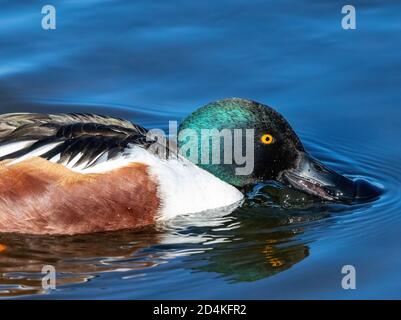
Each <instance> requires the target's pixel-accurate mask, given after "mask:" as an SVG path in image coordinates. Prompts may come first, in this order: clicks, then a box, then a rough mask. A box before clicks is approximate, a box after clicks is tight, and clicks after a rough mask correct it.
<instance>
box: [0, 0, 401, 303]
mask: <svg viewBox="0 0 401 320" xmlns="http://www.w3.org/2000/svg"><path fill="white" fill-rule="evenodd" d="M53 3H54V4H55V6H56V9H57V29H56V30H54V31H44V30H42V29H41V27H40V20H41V6H42V5H43V3H41V2H32V3H29V4H27V2H24V3H22V2H20V3H14V2H11V1H2V2H1V9H2V10H1V12H0V21H1V24H0V48H1V50H0V60H1V64H0V98H1V106H0V111H1V112H2V113H5V112H16V111H31V112H95V113H101V114H109V115H115V116H119V117H123V118H126V119H130V120H132V121H135V122H137V123H139V124H141V125H143V126H146V127H148V128H153V127H157V128H166V127H167V125H168V120H180V119H182V118H183V117H185V116H186V115H187V114H189V113H190V112H191V111H193V110H195V109H196V108H197V107H199V106H201V105H203V104H205V103H207V102H210V101H213V100H216V99H219V98H224V97H232V96H239V97H243V98H251V99H254V100H257V101H260V102H263V103H266V104H269V105H272V106H274V107H275V108H276V109H277V110H278V111H280V112H281V113H282V114H283V115H284V116H285V117H286V118H287V119H288V120H289V122H290V123H291V124H292V126H293V128H294V129H295V131H296V132H297V133H298V134H299V136H300V137H301V139H302V141H303V142H304V144H305V146H306V148H307V149H308V150H309V151H310V152H311V153H312V154H313V155H314V156H315V157H317V158H318V159H320V160H322V161H323V162H325V163H326V164H328V165H329V166H331V167H332V168H334V169H336V170H337V171H339V172H342V173H344V174H346V175H348V176H350V177H353V178H363V179H366V180H368V181H370V182H371V183H374V184H376V185H379V186H381V187H382V188H383V194H382V195H381V197H380V198H379V199H378V200H376V201H373V202H370V203H365V204H358V205H353V206H348V205H328V204H316V203H304V204H302V203H298V204H297V203H294V204H293V205H292V207H291V208H288V207H286V206H285V203H284V202H283V200H282V196H283V193H280V191H279V190H277V189H276V188H275V187H274V186H267V187H265V188H264V190H262V191H261V192H265V191H268V192H269V194H270V196H266V195H265V193H263V194H261V192H259V193H257V192H256V194H255V193H254V194H251V195H249V199H248V200H247V202H246V204H245V205H244V206H243V207H242V208H240V209H238V210H236V211H235V212H233V213H232V214H231V215H228V216H223V215H218V214H217V215H213V216H205V217H199V216H198V217H181V218H178V219H175V220H173V221H170V222H169V223H167V224H166V225H163V226H156V227H153V228H148V229H144V230H140V231H124V232H113V233H106V234H93V235H82V236H74V237H37V236H35V237H34V236H25V235H24V236H23V235H0V243H1V244H3V245H6V246H7V248H6V250H5V251H2V252H1V253H0V295H1V296H2V297H19V298H21V297H23V298H25V297H30V298H50V299H51V298H112V299H119V298H122V299H145V298H168V299H187V298H227V299H230V298H250V299H251V298H256V299H264V298H273V299H276V298H324V299H325V298H338V299H348V298H401V282H400V279H401V271H400V270H401V256H400V254H399V248H400V245H401V235H400V232H399V230H400V228H401V218H400V215H401V210H400V209H401V201H400V200H401V198H400V185H401V167H400V163H401V153H400V147H401V142H400V139H399V137H400V134H401V108H400V103H401V97H400V94H399V88H400V85H401V73H400V68H401V57H400V54H399V52H400V51H401V42H400V41H399V39H400V37H401V28H400V27H399V26H400V24H399V22H400V14H399V12H400V10H401V5H400V4H396V3H395V2H390V1H381V2H380V3H378V2H375V1H354V5H355V6H356V10H357V29H356V30H348V31H345V30H343V29H342V28H341V18H342V15H341V5H342V4H336V3H334V1H322V0H321V1H306V0H304V1H292V2H290V1H280V2H276V1H274V2H273V1H265V0H264V1H218V2H212V1H196V2H188V1H168V2H166V1H152V2H150V1H135V3H133V2H132V3H129V2H126V3H124V2H122V1H85V3H82V2H81V1H68V2H66V3H58V2H56V1H53ZM47 264H50V265H53V266H55V267H56V270H57V276H58V279H57V284H58V286H57V289H56V290H54V291H45V290H43V289H42V287H41V277H42V274H41V273H40V271H41V269H42V266H43V265H47ZM346 264H351V265H353V266H355V268H356V270H357V289H356V290H343V289H342V288H341V279H342V276H343V275H342V274H341V268H342V266H343V265H346Z"/></svg>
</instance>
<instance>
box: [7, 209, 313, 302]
mask: <svg viewBox="0 0 401 320" xmlns="http://www.w3.org/2000/svg"><path fill="white" fill-rule="evenodd" d="M271 213H272V214H271V215H266V212H265V211H264V212H263V213H260V214H258V213H256V214H255V213H254V212H252V213H250V212H248V211H247V210H246V209H241V212H237V213H235V214H234V215H233V216H225V217H222V216H219V215H217V216H213V215H211V216H209V217H208V218H207V219H206V218H205V219H204V220H203V221H198V225H197V226H196V227H194V226H193V225H192V224H191V217H190V216H187V217H185V216H183V217H182V219H181V220H180V219H178V221H177V220H175V221H174V225H166V226H165V227H164V228H163V230H156V229H149V228H146V229H144V230H142V231H139V232H138V231H136V232H133V231H128V230H127V231H119V232H109V233H95V234H87V235H76V236H62V237H60V236H28V235H27V236H24V237H20V236H18V235H16V234H3V235H1V236H0V242H1V243H3V244H4V245H6V246H7V249H6V250H5V251H3V252H1V253H0V287H2V291H0V295H3V296H14V295H15V296H17V295H26V294H40V293H43V292H44V290H43V288H42V282H41V280H42V277H43V275H42V274H41V270H42V267H43V266H44V265H52V266H54V267H55V269H56V271H57V288H58V289H61V290H63V289H62V288H63V286H69V285H72V284H78V283H85V282H87V281H88V280H91V279H93V278H96V277H97V276H98V275H101V274H102V273H104V272H107V274H110V273H109V272H115V274H114V275H113V278H114V279H116V281H117V280H118V281H127V282H129V283H130V285H129V286H130V287H132V292H133V294H136V293H135V290H136V289H135V288H137V285H136V281H137V280H138V278H139V279H140V281H141V283H143V281H145V282H146V277H148V274H149V273H150V272H155V274H157V275H158V277H163V272H167V273H168V272H169V270H171V266H170V267H169V265H170V264H174V261H175V258H177V257H179V259H178V260H179V267H181V268H185V269H190V270H195V271H205V272H215V273H218V274H220V275H221V276H222V277H223V279H227V280H228V281H235V282H241V281H254V280H259V279H263V278H265V277H269V276H271V275H274V274H277V273H279V272H282V271H284V270H286V269H288V268H290V267H291V266H292V265H294V264H296V263H297V262H299V261H301V260H302V259H304V258H305V257H307V256H308V253H309V250H308V247H307V246H306V245H305V244H304V243H303V242H302V240H300V239H299V236H301V235H302V233H303V232H304V230H303V229H300V228H295V227H293V226H291V225H289V224H287V222H286V219H283V217H282V215H280V216H279V215H277V212H275V211H274V210H272V211H271ZM250 215H252V217H253V219H250ZM277 227H280V230H276V228H277ZM283 228H284V229H283ZM305 231H306V232H307V230H305ZM183 248H185V250H183ZM123 278H124V279H125V280H121V279H123ZM93 281H101V279H99V280H96V279H93ZM149 281H152V280H149ZM100 284H101V282H100ZM100 284H99V285H100ZM131 284H132V285H131ZM82 285H83V286H86V284H82Z"/></svg>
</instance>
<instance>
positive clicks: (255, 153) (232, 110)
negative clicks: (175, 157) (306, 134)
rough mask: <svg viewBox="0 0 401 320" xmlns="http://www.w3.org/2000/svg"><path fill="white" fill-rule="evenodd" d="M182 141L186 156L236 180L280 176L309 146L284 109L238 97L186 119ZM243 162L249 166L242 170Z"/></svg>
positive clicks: (224, 177)
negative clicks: (303, 140) (295, 131)
mask: <svg viewBox="0 0 401 320" xmlns="http://www.w3.org/2000/svg"><path fill="white" fill-rule="evenodd" d="M188 129H190V130H188ZM207 129H209V130H212V131H208V130H207ZM208 132H209V133H210V134H209V135H208V134H207V133H208ZM213 133H214V134H215V135H213ZM216 134H217V136H216ZM213 139H214V140H213ZM178 142H179V147H180V149H181V150H182V151H184V152H183V155H184V156H186V157H187V158H189V159H190V160H192V161H193V162H195V163H197V164H198V165H199V166H200V167H201V168H203V169H205V170H207V171H209V172H211V173H212V174H213V175H215V176H217V177H218V178H220V179H222V180H224V181H226V182H228V183H230V184H232V185H235V186H244V185H247V184H252V183H256V182H258V181H263V180H275V179H277V178H278V176H279V174H280V172H282V171H283V170H284V169H287V168H289V167H292V166H294V165H295V161H296V158H297V151H298V150H299V151H303V147H302V144H301V142H300V141H299V139H298V137H297V136H296V134H295V133H294V132H293V130H292V129H291V127H290V126H289V124H288V123H287V121H286V120H285V119H284V118H283V117H282V116H281V115H280V114H278V113H277V112H276V111H274V110H273V109H272V108H270V107H268V106H265V105H262V104H259V103H257V102H253V101H249V100H244V99H238V98H232V99H224V100H219V101H216V102H212V103H210V104H208V105H206V106H204V107H201V108H199V109H198V110H196V111H195V112H194V113H192V114H191V115H190V116H188V117H187V118H186V119H185V120H184V121H183V122H182V123H181V125H180V127H179V140H178ZM217 149H219V150H220V153H219V152H217V155H216V154H215V153H214V152H216V151H218V150H217ZM194 151H195V154H194ZM191 153H192V154H191ZM227 153H229V154H227ZM230 155H231V161H230ZM205 160H206V161H205ZM246 167H247V168H246ZM240 168H243V169H244V170H242V172H241V170H236V169H240ZM245 169H247V170H245Z"/></svg>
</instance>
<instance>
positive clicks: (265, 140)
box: [260, 133, 273, 144]
mask: <svg viewBox="0 0 401 320" xmlns="http://www.w3.org/2000/svg"><path fill="white" fill-rule="evenodd" d="M260 140H261V141H262V143H264V144H271V143H272V142H273V136H272V135H271V134H268V133H267V134H264V135H263V136H262V137H261V139H260Z"/></svg>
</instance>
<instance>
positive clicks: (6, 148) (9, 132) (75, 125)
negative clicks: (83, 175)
mask: <svg viewBox="0 0 401 320" xmlns="http://www.w3.org/2000/svg"><path fill="white" fill-rule="evenodd" d="M146 134H147V130H146V129H144V128H142V127H140V126H138V125H135V124H133V123H131V122H129V121H126V120H122V119H118V118H113V117H107V116H100V115H94V114H49V115H45V114H34V113H14V114H4V115H0V161H3V160H17V161H18V160H23V159H25V158H29V157H32V156H39V157H42V158H45V159H47V160H50V161H53V162H57V163H61V164H63V165H68V166H70V167H77V166H81V167H82V166H83V167H84V168H88V167H91V166H94V165H96V164H97V163H99V161H109V160H112V159H115V158H118V157H120V156H121V155H122V154H123V152H124V150H125V149H126V148H127V147H128V146H129V145H130V146H131V145H136V146H138V147H142V148H147V147H149V145H151V144H152V143H154V141H152V140H151V139H149V138H147V136H146Z"/></svg>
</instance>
